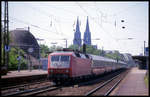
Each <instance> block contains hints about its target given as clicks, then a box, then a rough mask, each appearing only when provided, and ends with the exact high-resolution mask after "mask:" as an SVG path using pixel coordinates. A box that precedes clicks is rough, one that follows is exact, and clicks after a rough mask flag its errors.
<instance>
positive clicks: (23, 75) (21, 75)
mask: <svg viewBox="0 0 150 97" xmlns="http://www.w3.org/2000/svg"><path fill="white" fill-rule="evenodd" d="M47 74H48V73H47V70H42V69H40V70H31V71H30V70H20V72H18V71H9V72H8V73H7V75H3V76H1V86H2V87H7V86H13V85H17V84H22V83H28V82H32V81H34V80H40V79H41V80H42V79H46V78H47Z"/></svg>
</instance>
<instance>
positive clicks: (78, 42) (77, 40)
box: [73, 17, 82, 47]
mask: <svg viewBox="0 0 150 97" xmlns="http://www.w3.org/2000/svg"><path fill="white" fill-rule="evenodd" d="M81 43H82V42H81V32H80V27H79V17H77V24H76V31H75V33H74V40H73V44H74V45H78V46H79V47H81Z"/></svg>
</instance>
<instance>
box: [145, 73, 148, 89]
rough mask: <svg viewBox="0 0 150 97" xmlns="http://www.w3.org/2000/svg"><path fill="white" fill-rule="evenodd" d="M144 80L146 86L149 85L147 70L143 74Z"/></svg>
mask: <svg viewBox="0 0 150 97" xmlns="http://www.w3.org/2000/svg"><path fill="white" fill-rule="evenodd" d="M144 81H145V84H146V87H147V88H148V86H149V76H148V72H147V73H146V75H145V77H144Z"/></svg>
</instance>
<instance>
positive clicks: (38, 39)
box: [36, 38, 44, 70]
mask: <svg viewBox="0 0 150 97" xmlns="http://www.w3.org/2000/svg"><path fill="white" fill-rule="evenodd" d="M36 40H37V41H39V70H40V60H41V59H40V58H41V56H40V45H41V41H44V39H40V38H36Z"/></svg>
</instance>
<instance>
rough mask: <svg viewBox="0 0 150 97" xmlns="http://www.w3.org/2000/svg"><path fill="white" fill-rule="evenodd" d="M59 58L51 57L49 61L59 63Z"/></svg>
mask: <svg viewBox="0 0 150 97" xmlns="http://www.w3.org/2000/svg"><path fill="white" fill-rule="evenodd" d="M59 57H60V56H52V57H51V61H59Z"/></svg>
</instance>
